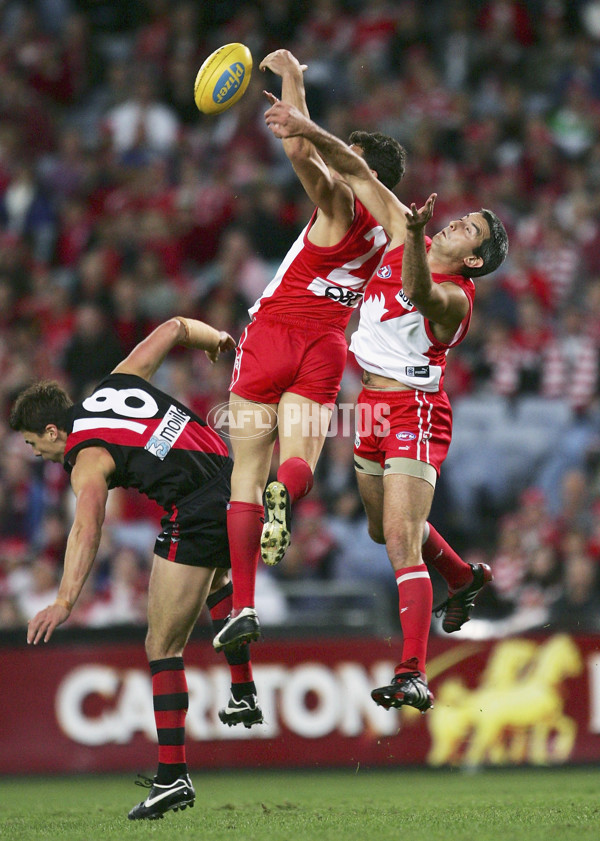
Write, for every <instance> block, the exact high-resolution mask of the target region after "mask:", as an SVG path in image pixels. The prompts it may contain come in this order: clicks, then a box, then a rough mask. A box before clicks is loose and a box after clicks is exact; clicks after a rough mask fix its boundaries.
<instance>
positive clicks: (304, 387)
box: [229, 315, 348, 403]
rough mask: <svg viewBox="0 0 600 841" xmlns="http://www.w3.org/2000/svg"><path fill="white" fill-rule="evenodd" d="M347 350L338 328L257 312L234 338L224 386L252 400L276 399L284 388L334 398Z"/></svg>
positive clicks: (323, 398) (327, 400)
mask: <svg viewBox="0 0 600 841" xmlns="http://www.w3.org/2000/svg"><path fill="white" fill-rule="evenodd" d="M347 354H348V344H347V342H346V336H345V335H344V333H343V331H342V330H339V329H331V328H329V327H328V326H327V325H326V324H321V323H320V322H318V321H314V320H310V319H301V318H293V317H289V318H288V317H287V316H285V315H282V316H277V318H274V317H272V316H265V315H259V316H258V317H257V318H255V319H253V321H252V322H251V323H250V324H249V325H248V326H247V327H246V329H245V330H244V333H243V335H242V338H241V339H240V341H239V344H238V347H237V350H236V355H235V365H234V367H233V375H232V377H231V384H230V386H229V390H230V391H233V392H235V394H239V396H240V397H243V398H245V399H246V400H253V401H255V402H257V403H279V400H280V398H281V395H282V394H283V393H284V392H285V391H292V392H294V394H300V395H302V396H303V397H308V398H309V399H310V400H315V401H316V402H317V403H335V400H336V397H337V395H338V392H339V390H340V383H341V380H342V375H343V373H344V367H345V365H346V356H347Z"/></svg>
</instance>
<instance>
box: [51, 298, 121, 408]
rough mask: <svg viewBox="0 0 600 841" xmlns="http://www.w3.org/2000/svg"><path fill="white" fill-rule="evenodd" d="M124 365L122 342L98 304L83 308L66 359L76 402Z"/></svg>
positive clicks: (79, 313) (66, 367) (76, 316)
mask: <svg viewBox="0 0 600 841" xmlns="http://www.w3.org/2000/svg"><path fill="white" fill-rule="evenodd" d="M120 361H121V348H120V347H119V342H118V340H117V337H116V335H115V333H114V331H113V330H112V328H111V327H109V325H108V322H107V319H106V316H105V315H104V313H103V311H102V310H101V309H100V307H98V305H97V304H93V303H88V304H80V305H79V306H78V307H77V308H76V310H75V328H74V331H73V335H72V338H71V340H70V341H69V343H68V344H67V346H66V348H65V352H64V357H63V368H64V370H65V372H66V374H67V375H68V377H69V381H70V383H71V388H72V391H71V397H72V399H73V400H80V399H81V398H82V397H83V395H84V394H85V392H86V391H88V389H89V388H90V387H91V386H92V385H94V384H95V383H97V382H98V380H100V379H102V377H105V376H106V375H107V374H109V373H110V372H111V371H112V369H113V368H114V367H115V366H116V365H118V363H119V362H120Z"/></svg>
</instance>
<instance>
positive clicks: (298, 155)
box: [260, 50, 354, 228]
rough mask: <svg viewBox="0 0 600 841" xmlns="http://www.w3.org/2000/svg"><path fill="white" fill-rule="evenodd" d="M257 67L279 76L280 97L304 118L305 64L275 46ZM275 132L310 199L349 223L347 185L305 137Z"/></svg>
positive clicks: (351, 214) (351, 208)
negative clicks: (330, 169) (275, 48)
mask: <svg viewBox="0 0 600 841" xmlns="http://www.w3.org/2000/svg"><path fill="white" fill-rule="evenodd" d="M260 69H261V70H267V69H268V70H271V71H272V72H273V73H276V74H277V75H278V76H281V101H282V102H285V103H286V104H288V105H289V106H293V107H294V108H296V109H297V110H298V112H299V113H300V114H302V115H304V116H305V117H306V118H307V119H308V117H309V114H308V108H307V106H306V94H305V90H304V77H303V74H304V71H305V70H306V65H305V64H300V63H299V62H298V60H297V58H296V57H295V56H294V55H292V53H291V52H289V50H275V51H274V52H272V53H269V55H267V56H266V57H265V58H264V59H263V60H262V61H261V63H260ZM265 95H266V96H267V98H268V99H269V102H271V104H272V103H273V102H278V101H279V100H277V98H276V97H275V96H273V94H269V93H266V92H265ZM278 136H279V137H280V138H281V139H282V140H283V148H284V150H285V153H286V155H287V156H288V158H289V159H290V162H291V164H292V166H293V167H294V171H295V173H296V175H297V176H298V178H299V179H300V182H301V184H302V186H303V187H304V190H305V191H306V194H307V195H308V197H309V198H310V200H311V201H312V202H313V203H314V204H316V205H317V206H318V207H319V209H320V210H321V211H322V212H323V213H324V214H325V215H326V216H329V217H330V218H341V221H342V227H343V228H345V227H349V226H350V224H351V223H352V219H353V218H354V201H353V198H352V194H351V192H350V190H349V189H348V187H347V186H346V185H345V184H341V183H340V182H339V181H338V180H336V179H335V178H334V176H333V175H332V174H331V172H330V171H329V169H328V167H327V166H326V163H325V162H324V161H323V159H322V157H321V156H320V155H319V153H318V151H317V150H316V149H315V147H314V146H313V144H312V143H311V142H310V141H309V140H308V139H307V138H305V137H302V136H301V135H299V134H297V135H287V136H285V137H284V136H283V135H278Z"/></svg>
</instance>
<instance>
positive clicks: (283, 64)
mask: <svg viewBox="0 0 600 841" xmlns="http://www.w3.org/2000/svg"><path fill="white" fill-rule="evenodd" d="M258 66H259V68H260V69H261V70H262V71H263V72H264V71H265V70H271V71H272V72H273V73H276V74H277V75H278V76H283V74H284V73H285V72H286V71H288V72H289V71H293V70H299V71H300V72H301V73H304V71H305V70H306V67H307V65H306V64H300V62H299V61H298V59H297V58H296V56H295V55H293V53H291V52H290V51H289V50H274V52H272V53H269V55H267V56H265V57H264V58H263V60H262V61H261V63H260V64H259V65H258Z"/></svg>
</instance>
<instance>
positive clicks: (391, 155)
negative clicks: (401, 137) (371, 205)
mask: <svg viewBox="0 0 600 841" xmlns="http://www.w3.org/2000/svg"><path fill="white" fill-rule="evenodd" d="M348 143H349V144H350V146H360V148H361V149H362V150H363V157H364V159H365V161H366V162H367V163H368V165H369V169H374V170H375V172H376V173H377V178H379V180H380V181H381V183H382V184H384V185H385V186H386V187H387V188H388V190H393V189H394V187H395V186H396V184H397V183H398V182H399V181H400V179H401V178H402V176H403V175H404V166H405V164H406V152H405V150H404V146H401V145H400V143H398V141H397V140H394V138H393V137H389V135H387V134H382V133H381V132H380V131H353V132H352V134H351V135H350V137H349V138H348Z"/></svg>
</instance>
